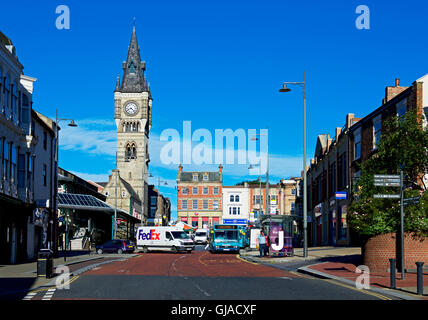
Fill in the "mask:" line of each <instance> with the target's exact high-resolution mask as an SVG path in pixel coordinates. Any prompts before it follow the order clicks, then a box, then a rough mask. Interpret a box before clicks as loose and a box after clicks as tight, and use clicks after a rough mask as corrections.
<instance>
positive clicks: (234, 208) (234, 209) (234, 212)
mask: <svg viewBox="0 0 428 320" xmlns="http://www.w3.org/2000/svg"><path fill="white" fill-rule="evenodd" d="M232 211H233V215H236V207H233V210H232Z"/></svg>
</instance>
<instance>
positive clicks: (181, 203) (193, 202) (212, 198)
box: [177, 165, 223, 228]
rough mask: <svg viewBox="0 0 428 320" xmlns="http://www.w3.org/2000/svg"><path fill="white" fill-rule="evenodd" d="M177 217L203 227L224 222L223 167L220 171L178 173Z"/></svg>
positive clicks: (181, 170) (181, 168) (181, 169)
mask: <svg viewBox="0 0 428 320" xmlns="http://www.w3.org/2000/svg"><path fill="white" fill-rule="evenodd" d="M177 186H178V190H177V200H178V203H177V219H178V221H183V222H185V223H187V224H189V225H192V226H196V227H198V228H203V227H205V226H207V227H209V226H212V225H214V224H221V223H222V214H223V207H222V197H223V196H222V186H223V167H222V166H221V165H220V166H219V171H218V172H203V171H202V172H199V171H193V172H185V171H183V167H182V166H181V165H180V166H179V169H178V173H177Z"/></svg>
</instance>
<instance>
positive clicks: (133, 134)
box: [108, 27, 152, 220]
mask: <svg viewBox="0 0 428 320" xmlns="http://www.w3.org/2000/svg"><path fill="white" fill-rule="evenodd" d="M122 68H123V77H122V81H120V79H119V77H117V81H116V89H115V90H114V119H115V122H116V126H117V152H116V170H115V172H116V173H115V172H114V173H113V175H114V174H118V176H119V179H118V180H119V181H120V184H121V185H123V186H124V187H126V189H127V192H128V193H133V194H132V195H129V196H130V197H131V198H132V197H134V199H137V200H140V201H141V202H140V205H141V211H142V212H140V213H141V214H142V215H143V217H142V218H143V219H142V220H145V219H144V217H145V218H147V209H146V208H147V192H148V163H149V161H150V160H149V152H148V150H149V148H148V142H149V133H150V128H151V124H152V96H151V93H150V85H147V80H146V76H145V70H146V63H145V62H144V61H141V58H140V47H139V46H138V42H137V35H136V33H135V27H134V28H133V30H132V36H131V42H130V44H129V47H128V56H127V58H126V62H123V65H122ZM113 180H114V179H113ZM110 182H111V181H110ZM109 184H110V183H109ZM130 187H131V188H130ZM114 197H115V195H114V194H112V193H110V197H109V201H108V202H109V203H111V204H114V200H115V198H114ZM117 197H118V198H120V197H122V194H118V195H117ZM118 207H119V208H120V207H121V206H120V205H118ZM131 207H132V205H131ZM134 208H135V206H134ZM121 209H123V210H125V211H127V212H129V210H126V208H121ZM130 213H131V214H132V212H130Z"/></svg>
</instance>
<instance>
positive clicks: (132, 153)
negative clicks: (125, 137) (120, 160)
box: [125, 143, 137, 161]
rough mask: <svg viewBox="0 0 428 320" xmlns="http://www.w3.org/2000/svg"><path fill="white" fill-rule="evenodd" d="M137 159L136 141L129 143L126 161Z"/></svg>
mask: <svg viewBox="0 0 428 320" xmlns="http://www.w3.org/2000/svg"><path fill="white" fill-rule="evenodd" d="M131 159H137V146H136V145H135V143H128V144H127V145H126V150H125V161H129V160H131Z"/></svg>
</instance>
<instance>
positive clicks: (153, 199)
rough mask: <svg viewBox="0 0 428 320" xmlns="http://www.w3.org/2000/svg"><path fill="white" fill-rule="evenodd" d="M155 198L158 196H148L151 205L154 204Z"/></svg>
mask: <svg viewBox="0 0 428 320" xmlns="http://www.w3.org/2000/svg"><path fill="white" fill-rule="evenodd" d="M157 198H158V197H156V196H151V197H150V204H151V205H152V206H156V203H157Z"/></svg>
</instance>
